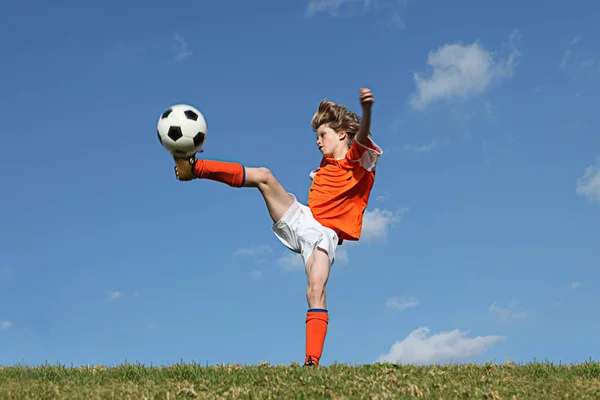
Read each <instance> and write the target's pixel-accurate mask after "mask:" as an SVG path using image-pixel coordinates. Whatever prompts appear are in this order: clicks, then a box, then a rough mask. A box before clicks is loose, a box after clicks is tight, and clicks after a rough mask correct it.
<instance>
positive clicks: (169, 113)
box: [157, 104, 208, 157]
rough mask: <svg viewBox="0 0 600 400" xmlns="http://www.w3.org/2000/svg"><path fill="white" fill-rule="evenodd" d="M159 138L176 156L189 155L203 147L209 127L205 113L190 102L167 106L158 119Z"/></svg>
mask: <svg viewBox="0 0 600 400" xmlns="http://www.w3.org/2000/svg"><path fill="white" fill-rule="evenodd" d="M157 131H158V140H159V141H160V144H162V146H163V147H164V148H165V149H166V150H167V151H168V152H169V153H171V154H173V155H174V156H176V157H189V156H192V155H194V154H196V153H197V152H199V151H200V150H201V149H202V146H203V145H204V142H205V140H206V136H207V135H208V127H207V125H206V119H205V118H204V115H202V113H201V112H200V111H198V109H196V108H195V107H192V106H190V105H188V104H175V105H173V106H171V107H169V108H167V109H166V110H165V111H164V112H163V113H162V114H161V115H160V118H159V120H158V126H157Z"/></svg>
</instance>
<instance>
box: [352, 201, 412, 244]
mask: <svg viewBox="0 0 600 400" xmlns="http://www.w3.org/2000/svg"><path fill="white" fill-rule="evenodd" d="M406 212H408V208H401V209H399V210H398V211H396V212H395V213H393V212H391V211H389V210H381V209H379V208H375V209H374V210H372V211H371V210H367V211H365V214H364V216H363V227H362V232H361V236H360V240H361V241H367V242H369V241H371V240H373V239H379V238H386V237H387V234H388V229H389V227H390V226H391V225H393V224H396V223H398V222H400V220H401V219H402V217H403V216H404V214H405V213H406Z"/></svg>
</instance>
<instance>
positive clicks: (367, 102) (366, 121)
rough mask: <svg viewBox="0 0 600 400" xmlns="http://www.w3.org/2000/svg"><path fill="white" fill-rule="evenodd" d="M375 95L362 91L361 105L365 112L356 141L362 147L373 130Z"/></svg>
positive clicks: (368, 91)
mask: <svg viewBox="0 0 600 400" xmlns="http://www.w3.org/2000/svg"><path fill="white" fill-rule="evenodd" d="M374 102H375V99H373V94H372V93H371V90H370V89H366V88H361V89H360V105H361V106H362V109H363V112H362V117H361V120H360V127H359V128H358V133H357V134H356V139H355V140H356V141H357V142H358V143H360V144H362V145H366V143H367V138H368V137H369V133H370V130H371V129H370V128H371V108H372V107H373V103H374Z"/></svg>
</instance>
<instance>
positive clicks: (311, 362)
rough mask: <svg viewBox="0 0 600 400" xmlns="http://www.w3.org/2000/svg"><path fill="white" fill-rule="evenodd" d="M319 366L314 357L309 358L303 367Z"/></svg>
mask: <svg viewBox="0 0 600 400" xmlns="http://www.w3.org/2000/svg"><path fill="white" fill-rule="evenodd" d="M318 365H319V363H318V362H316V361H314V360H313V359H312V357H310V356H309V357H308V358H307V359H306V360H305V361H304V365H303V367H317V366H318Z"/></svg>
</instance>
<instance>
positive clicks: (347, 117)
mask: <svg viewBox="0 0 600 400" xmlns="http://www.w3.org/2000/svg"><path fill="white" fill-rule="evenodd" d="M323 124H327V126H329V127H330V128H331V129H333V130H334V131H335V132H336V133H339V132H341V131H342V130H345V131H346V134H347V136H348V145H350V144H352V142H353V141H354V138H355V137H356V134H357V133H358V128H359V127H360V117H359V116H358V115H357V114H356V113H354V112H352V111H350V109H348V107H346V106H344V105H341V104H337V103H334V102H332V101H328V100H327V99H323V100H321V103H319V107H318V108H317V111H316V112H315V114H314V115H313V117H312V120H311V122H310V125H311V127H312V129H313V131H315V132H316V131H317V129H319V127H320V126H321V125H323Z"/></svg>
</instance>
